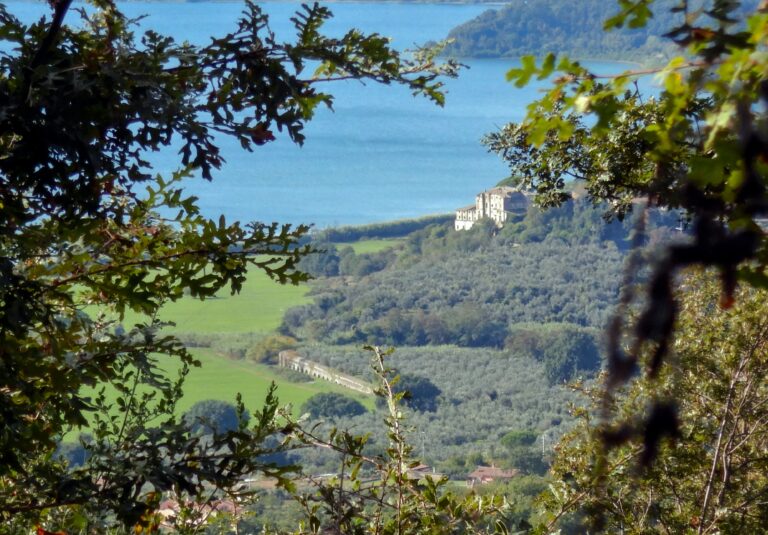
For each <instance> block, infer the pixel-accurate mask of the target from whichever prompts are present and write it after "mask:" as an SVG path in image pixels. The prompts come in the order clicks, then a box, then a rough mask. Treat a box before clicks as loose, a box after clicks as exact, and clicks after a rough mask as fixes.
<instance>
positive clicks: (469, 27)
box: [445, 0, 757, 63]
mask: <svg viewBox="0 0 768 535" xmlns="http://www.w3.org/2000/svg"><path fill="white" fill-rule="evenodd" d="M675 3H676V2H675V1H674V0H663V1H660V2H657V4H659V9H658V11H657V14H656V16H655V17H654V18H651V19H649V20H648V22H647V24H646V25H645V26H643V27H642V28H633V29H629V28H623V29H620V30H614V31H611V32H604V31H603V23H604V21H605V19H606V18H607V17H608V16H610V15H611V14H612V13H613V12H614V11H616V8H615V5H614V3H613V2H610V1H606V0H580V1H579V2H570V1H568V0H525V1H523V0H517V1H514V2H510V3H509V4H508V5H506V6H505V7H503V8H500V9H490V10H488V11H486V12H485V13H482V14H481V15H480V16H478V17H476V18H475V19H473V20H471V21H468V22H466V23H464V24H462V25H460V26H458V27H456V28H454V29H453V30H451V32H450V33H449V35H448V37H449V39H452V40H453V43H451V44H449V45H448V47H447V48H446V50H445V52H446V54H449V55H453V56H458V57H509V58H515V57H520V56H523V55H526V54H537V55H541V56H543V55H544V54H545V53H547V52H554V53H556V54H567V55H569V56H571V57H577V58H583V59H586V58H601V59H615V60H634V61H639V62H644V63H645V62H655V63H661V62H663V61H665V60H667V59H668V58H669V57H670V56H672V55H675V54H676V52H677V50H678V49H677V47H675V46H674V45H672V44H671V43H670V42H669V41H668V40H665V39H663V35H664V33H665V32H666V31H668V29H669V28H670V27H671V26H672V25H674V24H675V23H678V22H682V21H683V16H682V14H671V13H669V11H668V10H667V8H669V7H671V6H672V5H673V4H675ZM743 4H744V5H745V7H744V9H745V10H746V9H754V6H755V5H756V4H757V1H756V0H748V1H746V2H743Z"/></svg>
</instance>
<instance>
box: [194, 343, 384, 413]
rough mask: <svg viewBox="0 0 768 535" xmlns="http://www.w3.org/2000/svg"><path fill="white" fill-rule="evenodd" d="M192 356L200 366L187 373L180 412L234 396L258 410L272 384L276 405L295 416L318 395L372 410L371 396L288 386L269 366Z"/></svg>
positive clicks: (322, 386) (316, 384) (320, 386)
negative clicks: (334, 395)
mask: <svg viewBox="0 0 768 535" xmlns="http://www.w3.org/2000/svg"><path fill="white" fill-rule="evenodd" d="M193 354H194V355H195V357H196V358H197V359H198V360H199V361H200V362H201V364H202V366H201V367H200V368H195V369H193V370H191V371H190V373H189V375H188V376H187V381H186V384H185V387H184V398H183V399H182V402H181V403H180V404H179V409H180V410H181V411H185V410H186V409H188V408H189V407H191V406H192V405H193V404H194V403H195V402H197V401H201V400H204V399H220V400H223V401H234V399H235V394H236V393H237V392H240V393H241V394H242V396H243V402H244V403H245V406H246V407H248V408H249V409H251V410H254V409H258V408H260V407H261V406H262V404H263V402H264V396H265V395H266V393H267V389H268V388H269V384H270V382H272V381H275V383H277V385H278V387H277V396H278V398H279V399H280V403H281V404H282V405H286V404H288V403H290V404H291V405H292V406H293V408H294V415H296V416H298V410H299V409H300V408H301V405H302V404H303V403H304V402H305V401H306V400H307V399H309V398H310V397H311V396H313V395H315V394H317V393H319V392H338V393H340V394H344V395H345V396H349V397H351V398H354V399H356V400H358V401H359V402H360V403H362V404H363V405H365V406H366V407H367V408H368V409H369V410H370V409H373V406H374V398H373V396H366V395H363V394H358V393H357V392H354V391H352V390H348V389H346V388H341V387H339V386H336V385H334V384H332V383H329V382H327V381H323V380H321V379H317V380H315V381H312V382H310V383H292V382H289V381H286V380H285V379H284V378H283V377H280V376H279V375H276V374H275V372H274V368H272V367H270V366H265V365H263V364H254V363H252V362H249V361H244V360H230V359H227V358H225V357H221V356H218V355H215V354H213V353H212V352H210V351H205V350H195V351H193Z"/></svg>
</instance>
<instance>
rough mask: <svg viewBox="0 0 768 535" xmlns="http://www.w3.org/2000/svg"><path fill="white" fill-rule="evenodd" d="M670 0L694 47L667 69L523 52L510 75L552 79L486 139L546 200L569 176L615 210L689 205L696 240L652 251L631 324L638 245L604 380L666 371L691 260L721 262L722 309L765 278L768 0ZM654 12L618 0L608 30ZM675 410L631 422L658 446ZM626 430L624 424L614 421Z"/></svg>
mask: <svg viewBox="0 0 768 535" xmlns="http://www.w3.org/2000/svg"><path fill="white" fill-rule="evenodd" d="M750 5H751V4H750ZM661 6H663V7H661ZM661 6H660V7H659V10H661V11H662V12H663V11H664V9H665V8H668V10H669V11H670V12H671V13H672V14H674V17H673V20H676V21H678V22H676V23H674V24H672V25H671V27H669V28H668V31H667V33H666V34H665V35H666V36H667V38H668V39H670V40H671V41H672V42H674V43H675V44H676V45H678V46H679V47H681V48H682V49H684V54H685V55H681V56H679V57H676V58H674V59H672V60H671V61H670V62H669V63H668V64H666V65H665V66H663V67H660V68H658V69H651V70H646V71H628V72H625V73H619V74H616V75H610V76H605V75H603V76H600V75H596V74H594V73H592V72H590V71H589V70H588V69H587V68H585V67H584V66H583V65H581V64H580V63H578V62H575V61H571V60H569V59H567V58H560V59H557V58H556V57H555V55H553V54H550V55H548V56H547V57H545V58H544V59H543V60H542V61H541V62H538V63H537V62H536V60H535V59H534V58H533V57H524V58H523V59H522V63H521V66H520V67H519V68H516V69H513V70H511V71H510V72H509V73H508V78H509V79H510V80H511V81H513V82H514V83H515V84H517V85H518V86H521V85H524V84H526V83H528V82H529V81H530V80H531V79H532V78H538V79H542V80H543V79H547V78H551V79H552V85H551V87H550V88H549V89H548V90H547V91H546V92H545V94H544V95H543V97H542V98H541V99H540V100H538V101H536V102H534V103H532V104H530V105H529V107H528V113H527V116H526V117H525V118H524V119H523V121H521V122H520V123H517V124H509V125H507V126H506V127H504V128H503V129H502V130H501V131H499V132H496V133H494V134H491V135H489V136H488V137H487V138H486V143H487V144H488V146H489V148H490V149H491V150H494V151H496V152H498V153H499V154H500V155H501V156H502V157H503V158H504V159H505V160H507V162H508V163H509V165H510V167H511V170H512V174H513V175H514V176H517V177H520V180H519V183H520V185H521V186H522V187H525V188H530V189H531V190H532V191H534V192H535V193H536V198H537V201H538V202H539V203H540V204H541V205H543V206H557V205H560V204H561V203H563V202H564V201H565V200H567V199H568V198H570V194H569V193H568V192H567V191H566V189H565V184H566V181H570V180H575V181H578V182H580V183H581V184H582V185H583V186H584V189H585V192H586V195H587V196H588V198H590V199H592V200H593V201H594V202H607V203H608V209H607V210H606V214H605V215H606V217H607V218H613V217H616V218H619V219H621V218H623V217H624V216H625V215H626V214H627V213H629V212H630V211H633V210H636V211H640V212H641V214H645V213H646V212H647V209H648V207H660V208H662V209H670V208H672V209H680V210H682V211H683V213H685V214H686V217H687V218H688V221H689V222H690V228H691V233H692V238H691V240H690V241H687V242H673V243H671V244H669V245H667V246H666V247H665V249H664V251H663V253H661V254H659V255H658V256H657V257H656V258H657V260H656V261H654V263H653V266H652V269H651V273H650V275H649V276H648V277H647V278H646V279H645V280H647V292H646V294H645V297H644V298H643V302H642V303H640V305H641V310H640V312H639V313H638V314H637V315H636V316H635V317H636V320H632V319H631V318H632V315H631V314H630V312H629V311H630V308H631V306H632V305H633V304H638V302H639V301H640V299H636V296H635V293H634V292H633V284H634V283H636V282H638V281H639V280H642V277H641V274H642V273H643V270H642V269H641V267H642V265H643V262H644V257H643V256H642V255H639V254H638V255H633V259H632V261H631V262H630V264H629V266H628V268H627V270H626V273H625V277H624V279H625V280H624V289H623V291H622V296H621V298H620V306H619V308H618V311H617V313H616V314H615V315H614V317H613V319H612V321H611V323H610V327H609V330H608V333H607V345H608V351H607V369H608V374H609V379H608V382H607V385H608V387H609V389H610V388H615V387H617V386H619V385H621V384H624V383H625V382H626V381H628V380H629V379H630V378H631V377H633V375H634V374H635V371H636V370H637V369H639V367H640V366H641V365H642V366H645V368H646V370H647V372H648V373H649V374H650V375H651V376H654V375H657V374H658V373H659V371H660V369H661V367H662V365H663V364H664V362H665V360H666V356H667V354H668V352H669V349H670V347H671V346H672V340H673V334H674V331H675V318H676V316H677V311H678V304H677V300H676V297H675V291H674V289H675V287H676V284H675V280H676V278H675V277H676V275H677V273H678V272H679V271H680V270H681V269H682V268H685V267H689V266H692V265H703V266H710V267H715V268H717V269H718V270H719V272H720V276H721V279H722V299H721V305H722V306H724V307H729V306H731V305H732V304H733V300H734V295H735V294H734V292H735V288H736V285H737V283H738V282H740V281H741V282H744V283H748V284H752V285H755V286H759V287H766V286H768V276H767V275H766V273H765V268H766V263H768V254H767V253H766V251H768V248H767V247H766V244H767V243H768V239H767V238H766V234H765V232H764V230H763V229H762V228H761V224H764V223H765V219H764V218H765V216H766V214H767V213H768V193H767V190H766V175H768V163H766V162H767V160H766V154H768V136H766V131H765V125H766V115H765V109H766V108H765V106H766V103H768V92H766V87H768V85H767V84H768V68H766V66H767V65H768V56H767V55H766V54H768V53H767V52H766V49H765V42H766V36H767V35H768V8H767V7H766V5H765V3H764V2H763V3H760V4H759V5H757V6H754V7H753V8H751V9H746V10H745V9H743V8H742V7H741V6H740V4H739V3H738V2H730V1H725V0H712V1H702V2H688V1H681V2H676V3H673V4H672V5H671V6H667V5H666V4H661ZM652 16H654V13H653V12H652V11H651V2H648V1H646V0H628V1H622V2H620V3H619V10H618V13H616V14H615V15H614V16H612V17H610V18H609V19H608V20H607V21H606V23H605V27H606V28H607V29H614V28H622V27H629V28H637V27H642V26H644V25H645V24H646V23H648V21H649V20H651V17H652ZM681 52H682V50H681ZM648 74H653V75H654V76H655V77H656V79H657V80H658V81H659V83H660V84H661V91H660V93H659V94H658V96H651V95H644V94H641V93H640V92H639V90H638V88H637V85H636V84H634V83H633V82H634V81H635V80H636V79H637V77H638V76H643V75H648ZM644 219H645V218H644V217H640V218H639V219H638V220H637V221H638V223H637V225H636V232H635V235H636V243H642V241H643V237H644V235H645V227H644V224H643V223H644ZM646 357H647V358H646ZM673 413H674V407H671V406H669V405H663V404H658V405H657V406H656V407H655V409H654V410H651V411H650V412H649V414H648V419H647V420H646V421H651V420H653V421H655V422H656V425H654V426H647V427H646V428H645V431H643V426H642V425H634V424H632V426H631V427H632V428H633V429H634V430H635V431H636V432H645V433H646V436H647V439H648V441H649V444H648V446H649V447H650V448H651V449H653V446H652V443H653V442H656V441H658V440H659V438H660V437H662V436H666V435H668V434H674V433H675V419H674V418H671V417H669V416H670V414H673ZM621 429H625V427H624V426H623V425H622V424H621V423H620V422H616V425H615V428H614V429H613V430H614V431H616V432H618V431H621ZM609 435H610V433H609ZM610 436H613V435H610ZM621 436H625V435H624V434H621Z"/></svg>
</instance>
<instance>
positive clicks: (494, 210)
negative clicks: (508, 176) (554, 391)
mask: <svg viewBox="0 0 768 535" xmlns="http://www.w3.org/2000/svg"><path fill="white" fill-rule="evenodd" d="M527 209H528V197H527V196H526V195H525V193H523V192H521V191H519V190H517V189H515V188H510V187H508V186H500V187H496V188H493V189H489V190H487V191H483V192H482V193H479V194H478V195H477V197H475V204H473V205H470V206H466V207H464V208H459V209H458V210H456V222H455V225H454V228H455V229H456V230H469V229H471V228H472V226H473V225H474V224H475V222H476V221H480V220H481V219H483V218H486V217H487V218H489V219H491V220H492V221H493V222H494V223H496V226H497V227H502V226H503V225H504V223H505V222H506V221H507V217H508V216H509V214H510V213H521V212H525V211H526V210H527Z"/></svg>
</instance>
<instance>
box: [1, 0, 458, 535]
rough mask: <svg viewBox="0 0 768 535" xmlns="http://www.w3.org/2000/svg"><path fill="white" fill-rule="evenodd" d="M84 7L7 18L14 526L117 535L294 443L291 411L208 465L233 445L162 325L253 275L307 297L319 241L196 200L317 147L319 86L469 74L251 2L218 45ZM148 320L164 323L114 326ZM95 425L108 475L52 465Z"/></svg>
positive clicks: (4, 485) (323, 96) (436, 95)
mask: <svg viewBox="0 0 768 535" xmlns="http://www.w3.org/2000/svg"><path fill="white" fill-rule="evenodd" d="M70 5H71V0H62V1H61V2H55V3H52V4H51V13H50V16H47V17H43V18H41V19H40V20H38V21H37V22H35V23H33V24H29V25H27V24H24V23H22V22H21V21H19V20H18V19H17V18H15V17H14V16H13V14H12V13H10V12H9V11H8V9H7V8H6V7H5V6H0V21H1V23H2V32H0V40H2V47H0V48H1V49H2V52H0V206H1V207H2V210H0V280H2V284H0V355H1V356H2V359H1V360H2V364H0V419H1V421H2V426H0V427H1V428H2V429H1V430H0V461H1V462H0V482H1V484H0V518H3V519H13V522H14V523H15V524H14V525H15V526H17V527H19V528H18V529H23V528H22V527H20V526H24V525H27V524H24V523H25V522H32V523H33V525H34V523H35V522H39V521H41V520H42V519H46V518H47V519H51V518H55V517H57V515H62V516H61V518H69V519H70V521H72V522H75V521H74V520H71V519H72V518H80V517H77V515H75V516H72V515H70V516H66V515H64V513H62V512H61V511H63V510H65V509H66V510H74V511H78V508H80V509H81V510H83V511H85V510H87V511H89V514H91V515H92V516H93V517H94V518H96V517H98V518H101V519H102V520H103V522H105V523H106V524H105V525H108V524H109V523H110V522H122V523H125V524H128V525H133V524H147V525H151V524H152V522H153V520H152V517H151V516H148V512H150V511H152V509H153V507H155V506H156V500H157V497H158V496H160V494H159V493H160V492H163V491H167V490H174V491H175V492H176V493H177V495H178V496H180V497H181V496H189V497H191V498H192V499H194V498H195V497H196V496H198V495H199V493H200V492H201V490H202V489H203V488H204V486H205V485H208V484H213V485H214V486H216V487H219V488H233V485H234V484H235V483H236V482H238V481H239V479H240V477H241V476H242V475H243V474H244V473H249V472H251V471H253V470H256V469H262V470H264V471H266V472H267V473H276V474H277V475H279V474H280V472H275V471H271V470H270V469H269V467H268V466H262V465H260V464H259V463H258V461H257V459H258V458H259V456H260V455H262V454H263V453H264V451H263V447H262V446H261V445H262V444H263V442H264V438H265V437H267V436H268V435H269V434H270V433H272V432H273V430H274V426H275V425H276V424H275V421H274V420H275V417H276V413H277V402H276V400H275V399H274V396H273V395H272V393H270V394H269V396H268V398H267V403H266V406H265V408H264V409H263V410H262V411H256V412H253V416H254V418H253V423H252V425H251V426H250V427H249V428H247V429H243V430H239V431H237V432H234V433H235V434H234V435H233V436H229V437H224V438H222V440H224V439H226V440H227V441H228V442H227V445H228V446H227V447H228V449H227V450H226V451H229V452H231V455H218V456H211V455H209V454H208V453H207V452H209V451H222V450H221V447H222V446H223V444H213V445H211V444H210V442H207V443H205V444H203V443H202V442H201V441H200V440H199V439H197V438H196V437H192V436H189V434H188V429H186V427H185V426H183V425H181V424H180V423H179V422H178V421H177V420H176V417H175V416H174V408H175V403H176V400H177V399H178V397H179V395H180V392H181V383H182V380H183V376H184V374H185V373H186V371H185V370H186V369H185V368H184V369H182V372H181V375H180V377H178V378H169V377H166V376H164V374H163V373H161V371H160V369H161V366H160V363H161V362H162V359H165V358H179V359H181V360H182V361H183V362H184V363H185V365H192V364H194V362H193V359H192V357H191V356H190V355H189V353H187V351H186V350H185V349H184V348H183V346H182V345H181V344H180V343H179V342H178V341H177V340H175V339H174V338H172V337H170V336H165V335H163V334H162V333H161V332H160V328H161V327H162V325H163V324H162V322H161V321H160V319H159V317H158V314H159V311H160V308H161V306H162V304H163V303H164V302H167V301H173V300H176V299H179V298H180V297H181V296H182V295H184V294H185V293H188V294H190V295H191V296H193V297H197V298H201V299H202V298H206V297H209V296H212V295H214V294H215V293H216V292H217V291H219V290H222V289H223V288H225V287H228V288H229V289H230V290H231V291H232V292H237V291H239V289H240V288H241V286H242V283H243V281H244V279H245V276H246V272H247V270H248V269H249V268H257V269H262V270H264V271H265V272H266V273H267V274H268V275H269V276H270V277H272V278H273V279H275V280H276V281H278V282H281V283H298V282H300V281H302V280H305V279H306V275H305V274H304V273H302V272H301V271H299V270H297V262H298V261H299V259H300V258H301V257H302V256H303V255H304V253H305V252H306V250H307V248H306V247H302V246H299V239H300V238H301V237H302V236H304V235H305V233H306V232H307V228H306V227H304V226H300V227H297V228H292V227H290V226H287V225H283V226H281V225H278V224H277V223H271V224H265V223H261V222H253V223H248V224H241V223H231V222H227V221H226V220H225V218H224V217H223V216H222V217H221V218H219V219H218V220H209V219H207V218H205V217H203V216H202V215H201V214H200V213H199V211H198V208H197V206H196V200H195V198H194V197H188V196H186V195H185V194H184V193H183V190H182V188H181V185H180V183H181V182H182V180H183V179H185V178H187V177H189V176H191V175H193V174H199V175H200V176H202V178H203V179H206V180H210V179H212V177H213V175H214V174H215V173H216V171H217V170H218V169H219V168H220V167H221V165H222V163H223V160H222V157H221V154H220V151H219V146H218V141H217V140H219V139H222V138H223V137H226V136H228V137H231V138H234V139H236V140H237V141H238V142H239V143H240V145H241V146H242V148H243V150H246V151H253V150H254V149H256V148H257V147H259V146H261V145H264V144H267V143H268V142H270V141H272V140H273V139H275V136H276V135H278V133H279V132H282V133H284V134H285V135H287V136H288V137H289V138H290V139H292V140H293V141H294V142H297V143H301V142H302V141H303V139H304V135H303V127H304V124H305V123H306V121H308V120H310V119H311V118H312V115H313V112H314V110H315V109H316V108H317V107H318V106H322V105H327V106H330V105H331V104H332V102H333V100H332V96H331V95H330V94H329V93H326V92H323V91H321V90H319V89H318V82H320V81H323V82H325V81H331V80H336V79H348V78H360V79H368V80H372V81H376V82H382V83H398V84H404V85H406V86H407V87H409V88H410V89H412V90H413V92H414V93H418V94H423V95H426V96H427V97H429V98H431V99H432V100H434V101H436V102H437V103H442V99H443V96H442V94H441V93H440V91H439V89H440V86H441V82H440V80H439V76H440V75H441V74H453V72H454V71H455V66H454V65H442V66H441V65H437V64H435V62H434V61H433V55H434V52H433V51H416V52H414V53H413V54H410V55H407V56H406V55H401V54H399V53H398V52H396V51H394V50H393V49H392V48H390V46H389V44H388V40H387V39H386V38H383V37H381V36H379V35H364V34H362V33H361V32H359V31H355V30H350V31H349V32H347V33H345V34H344V35H343V36H341V37H338V38H329V37H326V36H324V35H323V34H322V33H321V27H322V25H323V23H324V22H325V21H326V20H327V19H328V18H329V17H330V16H331V13H330V11H329V10H328V9H326V8H324V7H321V6H319V5H317V4H315V5H312V6H302V7H301V8H300V9H299V10H298V11H297V13H296V15H295V17H294V18H293V19H292V20H293V23H294V26H295V29H296V39H295V41H294V42H280V41H278V40H277V39H276V38H275V36H274V34H273V33H272V32H271V31H270V28H269V20H268V17H267V16H266V15H265V14H264V13H263V12H262V10H261V9H260V8H259V7H258V6H257V5H256V4H254V3H252V2H248V1H247V2H245V4H244V9H243V13H242V16H241V17H240V19H239V21H238V22H237V24H236V26H235V27H234V28H233V29H232V31H231V33H228V34H226V35H220V36H217V37H214V38H212V39H211V41H210V42H209V43H208V44H206V45H201V46H196V45H191V44H189V43H178V42H176V41H174V39H173V38H172V37H169V36H164V35H159V34H158V33H156V32H153V31H141V29H140V28H139V27H138V26H137V21H132V20H129V19H127V18H126V17H125V16H123V15H122V14H121V12H120V11H119V9H118V7H117V5H116V4H115V3H114V2H112V1H110V0H94V2H93V6H94V9H88V10H74V9H73V10H71V9H70ZM73 18H74V20H72V19H73ZM157 150H166V151H167V150H177V151H178V161H177V162H176V165H177V169H176V170H175V172H173V174H172V175H170V176H159V175H157V174H155V172H154V170H153V169H152V165H151V163H150V158H149V155H150V154H151V153H152V152H154V151H157ZM254 158H255V161H256V162H258V160H257V159H256V158H257V157H256V156H254ZM256 165H258V164H257V163H256ZM129 310H130V311H134V312H139V313H142V314H144V317H145V318H146V320H145V321H141V322H139V323H138V324H136V325H132V326H126V328H125V329H123V328H117V326H116V323H115V322H114V321H113V320H110V319H109V318H111V317H115V316H116V317H117V318H118V319H122V318H123V317H124V313H125V312H126V311H129ZM107 390H109V392H107ZM114 393H116V396H117V397H116V401H112V399H114V397H113V394H114ZM150 425H151V427H148V426H150ZM86 426H88V427H90V428H91V429H92V432H93V436H94V438H93V441H92V442H89V448H91V451H90V457H89V460H88V461H87V462H86V463H85V464H84V465H83V467H81V468H78V469H77V470H76V471H73V470H69V469H68V468H67V467H66V466H65V465H64V464H63V463H61V462H60V461H59V460H58V458H56V457H54V456H52V455H51V453H52V452H53V451H54V450H55V448H56V444H57V441H58V440H60V439H61V437H63V436H64V435H65V434H66V433H68V432H70V431H71V430H73V429H78V428H83V427H86ZM235 445H236V446H235ZM209 446H210V447H209ZM191 457H194V458H195V459H196V460H195V462H194V463H192V462H187V459H189V458H191ZM234 459H238V462H233V461H234ZM78 529H80V528H78Z"/></svg>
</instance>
